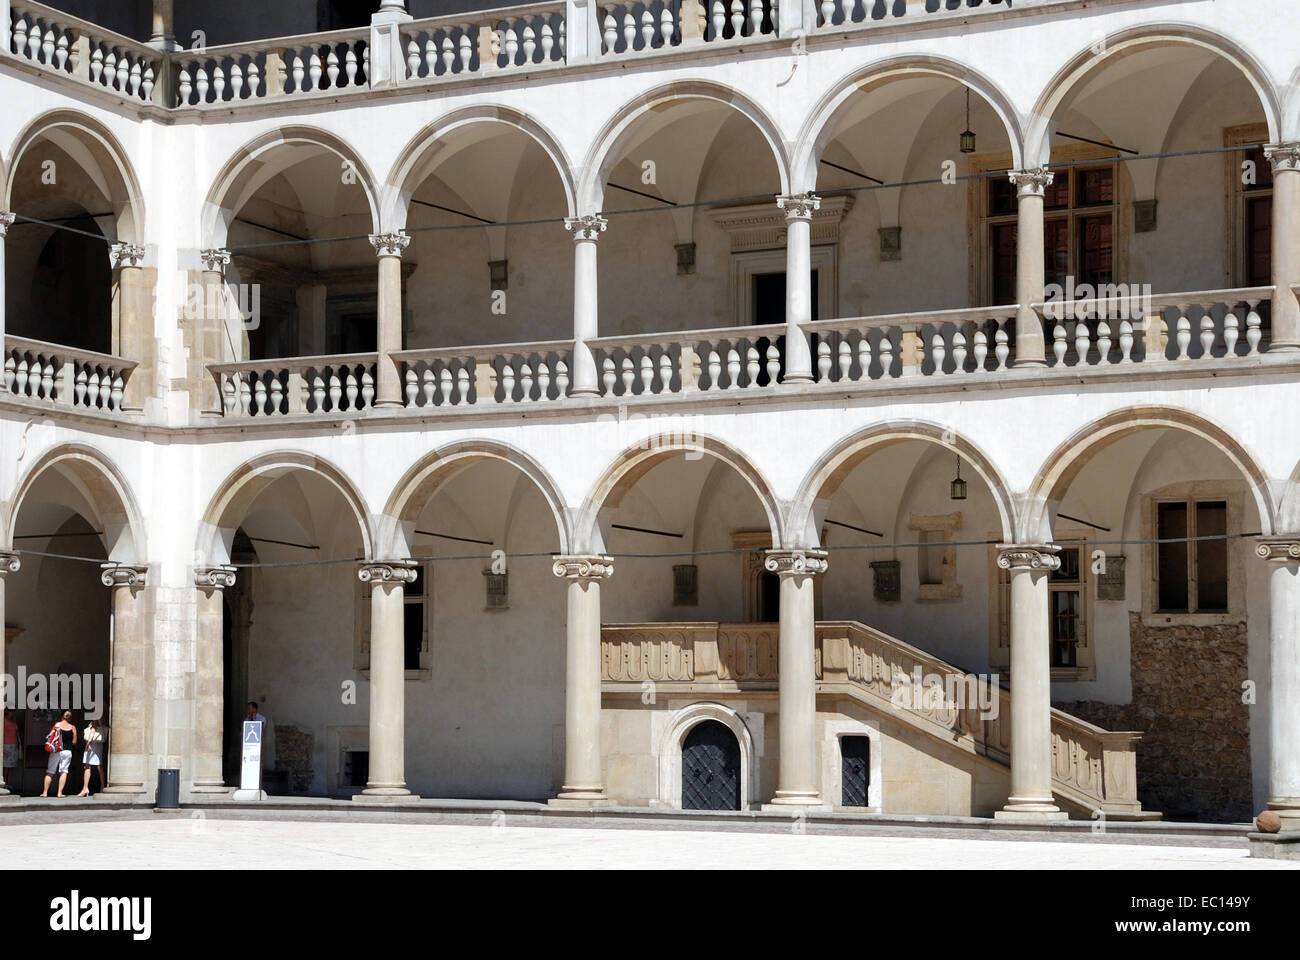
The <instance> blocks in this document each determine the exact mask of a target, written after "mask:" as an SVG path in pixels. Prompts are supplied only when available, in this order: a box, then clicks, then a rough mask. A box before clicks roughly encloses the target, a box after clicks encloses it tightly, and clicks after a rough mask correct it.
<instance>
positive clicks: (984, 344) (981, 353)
mask: <svg viewBox="0 0 1300 960" xmlns="http://www.w3.org/2000/svg"><path fill="white" fill-rule="evenodd" d="M988 356H989V335H988V334H987V333H985V332H984V327H983V325H982V324H981V325H980V326H978V327H976V328H975V370H974V372H975V373H983V372H984V362H985V361H986V360H987V359H988Z"/></svg>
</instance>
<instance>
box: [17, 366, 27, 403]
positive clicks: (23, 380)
mask: <svg viewBox="0 0 1300 960" xmlns="http://www.w3.org/2000/svg"><path fill="white" fill-rule="evenodd" d="M14 380H15V382H17V384H18V389H17V390H15V391H14V392H15V393H16V394H18V396H20V397H25V396H27V357H26V356H23V358H22V359H21V360H19V361H18V370H17V372H16V373H15V375H14Z"/></svg>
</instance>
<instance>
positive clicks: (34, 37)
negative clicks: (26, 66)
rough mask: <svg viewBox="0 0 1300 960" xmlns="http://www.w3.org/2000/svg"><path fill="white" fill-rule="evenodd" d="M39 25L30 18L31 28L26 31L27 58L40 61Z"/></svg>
mask: <svg viewBox="0 0 1300 960" xmlns="http://www.w3.org/2000/svg"><path fill="white" fill-rule="evenodd" d="M40 50H41V25H40V24H39V23H37V22H36V21H35V19H33V20H32V28H31V30H30V31H28V33H27V59H28V60H35V61H36V62H37V63H40V62H41V54H40Z"/></svg>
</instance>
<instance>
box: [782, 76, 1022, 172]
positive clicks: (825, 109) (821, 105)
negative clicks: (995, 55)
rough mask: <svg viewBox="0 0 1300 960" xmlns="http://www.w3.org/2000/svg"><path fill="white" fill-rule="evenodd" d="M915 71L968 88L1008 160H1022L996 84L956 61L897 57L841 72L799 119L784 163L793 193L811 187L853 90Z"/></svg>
mask: <svg viewBox="0 0 1300 960" xmlns="http://www.w3.org/2000/svg"><path fill="white" fill-rule="evenodd" d="M915 76H930V77H946V78H948V79H950V80H953V81H954V82H956V83H959V84H961V85H963V86H966V87H969V88H970V89H971V90H972V91H974V92H975V93H977V94H978V95H979V96H980V97H982V98H983V99H984V101H985V102H986V103H987V104H988V105H989V106H990V107H991V108H992V109H993V112H994V113H996V114H997V116H998V118H999V119H1000V120H1001V121H1002V125H1003V126H1004V127H1005V128H1006V134H1007V139H1008V140H1009V141H1010V142H1011V155H1012V160H1013V164H1014V166H1015V167H1016V168H1017V169H1019V167H1020V162H1021V160H1022V159H1023V151H1022V144H1023V142H1024V132H1023V130H1022V128H1021V123H1020V114H1019V111H1017V110H1016V108H1015V106H1014V104H1013V103H1012V102H1011V98H1010V97H1008V96H1007V95H1006V93H1005V92H1003V90H1002V88H1001V87H999V86H998V85H997V84H996V83H994V82H993V80H991V79H990V78H988V77H987V76H985V75H984V74H982V73H980V72H978V71H976V70H973V69H971V67H970V66H969V65H967V64H964V63H961V62H959V61H956V60H950V59H948V58H946V57H936V56H900V57H893V58H890V59H888V60H884V61H881V62H879V63H873V64H872V65H871V66H870V67H867V68H866V69H862V70H856V71H854V72H853V73H850V74H849V75H847V76H845V77H842V78H841V79H840V80H838V81H837V82H836V83H835V84H834V85H833V86H832V87H831V88H830V90H828V91H827V92H826V93H825V94H823V95H822V97H821V99H820V100H818V101H817V103H816V104H815V105H814V106H813V108H812V110H811V111H809V113H808V119H807V120H805V121H804V125H803V128H802V129H801V130H800V131H799V139H798V140H797V141H796V143H795V147H794V153H793V157H792V162H791V164H790V175H791V179H792V184H791V187H792V190H793V191H794V192H796V193H798V192H802V191H804V190H812V189H814V188H815V187H816V185H817V161H818V159H819V158H820V157H821V155H822V152H823V151H824V150H825V149H826V145H827V144H828V143H829V142H830V140H831V138H832V137H833V136H834V133H835V127H836V124H837V123H838V122H839V119H840V118H841V117H842V116H843V112H844V110H845V109H847V107H848V104H849V101H850V100H851V98H852V96H853V94H854V93H856V92H857V91H858V90H862V89H864V88H867V87H874V86H879V85H881V84H884V83H888V82H889V81H891V80H894V79H898V78H902V77H915Z"/></svg>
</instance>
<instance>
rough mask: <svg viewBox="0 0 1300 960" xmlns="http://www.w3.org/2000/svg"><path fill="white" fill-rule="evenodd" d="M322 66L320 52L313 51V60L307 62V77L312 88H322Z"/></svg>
mask: <svg viewBox="0 0 1300 960" xmlns="http://www.w3.org/2000/svg"><path fill="white" fill-rule="evenodd" d="M321 66H322V65H321V59H320V54H319V53H316V52H315V51H312V55H311V60H310V61H309V62H308V64H307V78H308V80H309V81H310V82H311V89H312V90H319V89H320V78H321V72H322V71H321Z"/></svg>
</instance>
